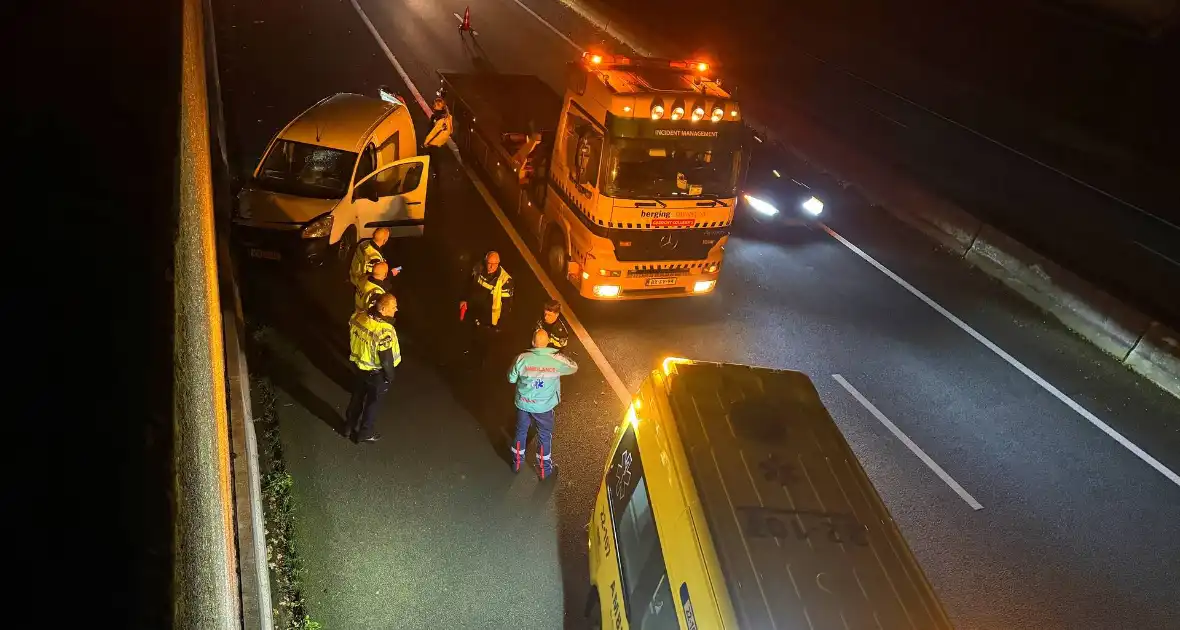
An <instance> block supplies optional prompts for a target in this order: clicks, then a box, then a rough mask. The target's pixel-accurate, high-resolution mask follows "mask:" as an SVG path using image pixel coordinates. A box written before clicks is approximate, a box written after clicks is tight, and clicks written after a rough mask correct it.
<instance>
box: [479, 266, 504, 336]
mask: <svg viewBox="0 0 1180 630" xmlns="http://www.w3.org/2000/svg"><path fill="white" fill-rule="evenodd" d="M509 278H510V276H509V275H508V272H507V271H504V269H503V267H501V268H500V275H499V276H498V277H497V278H496V283H495V284H489V283H488V281H487V280H484V278H483V275H482V274H480V275H478V276H476V278H475V281H476V283H478V284H479V286H481V287H483V288H485V289H487V290H488V291H490V292H491V294H492V325H493V326H495V325H496V324H498V323H500V309H501V308H502V307H503V306H504V298H506V297H512V289H511V288H505V287H504V285H505V284H506V283H507V282H508V280H509Z"/></svg>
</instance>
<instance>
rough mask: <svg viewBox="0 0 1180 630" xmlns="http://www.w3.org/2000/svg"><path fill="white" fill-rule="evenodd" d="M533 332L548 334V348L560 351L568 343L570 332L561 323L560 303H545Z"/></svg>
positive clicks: (554, 301) (555, 301) (551, 301)
mask: <svg viewBox="0 0 1180 630" xmlns="http://www.w3.org/2000/svg"><path fill="white" fill-rule="evenodd" d="M535 330H543V331H545V332H546V333H548V334H549V347H550V348H553V349H554V350H562V349H564V348H565V347H566V345H568V344H569V342H570V331H569V329H568V328H566V327H565V322H563V321H561V302H558V301H557V300H549V301H548V302H546V303H545V313H544V315H542V316H541V319H540V320H538V321H537V327H536V329H535Z"/></svg>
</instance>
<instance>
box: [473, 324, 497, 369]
mask: <svg viewBox="0 0 1180 630" xmlns="http://www.w3.org/2000/svg"><path fill="white" fill-rule="evenodd" d="M499 337H500V328H499V327H498V326H492V325H491V324H489V323H487V321H480V320H477V319H472V320H471V324H469V327H468V338H467V351H468V360H469V361H470V363H471V367H473V368H479V367H482V366H483V364H484V362H486V361H487V358H488V353H489V352H490V351H491V350H492V349H493V348H494V347H495V345H496V340H497V339H499Z"/></svg>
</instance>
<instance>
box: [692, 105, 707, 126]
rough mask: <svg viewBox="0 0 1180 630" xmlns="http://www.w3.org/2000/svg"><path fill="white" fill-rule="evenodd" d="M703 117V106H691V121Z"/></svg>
mask: <svg viewBox="0 0 1180 630" xmlns="http://www.w3.org/2000/svg"><path fill="white" fill-rule="evenodd" d="M704 117H705V108H704V107H695V108H693V110H692V121H693V122H696V121H698V120H700V119H702V118H704Z"/></svg>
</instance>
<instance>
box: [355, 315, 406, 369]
mask: <svg viewBox="0 0 1180 630" xmlns="http://www.w3.org/2000/svg"><path fill="white" fill-rule="evenodd" d="M348 328H349V335H348V336H349V347H350V356H349V360H351V361H352V362H353V364H355V365H356V366H357V367H358V368H360V369H362V370H380V369H381V353H382V352H383V351H386V350H389V351H391V352H392V353H393V364H394V365H395V366H396V365H397V364H399V363H401V362H402V350H401V346H400V345H398V342H397V331H396V330H394V329H393V324H390V323H389V322H387V321H385V320H384V319H380V318H378V317H373V316H372V315H370V314H369V313H368V311H362V312H359V313H353V314H352V318H350V319H349V320H348Z"/></svg>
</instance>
